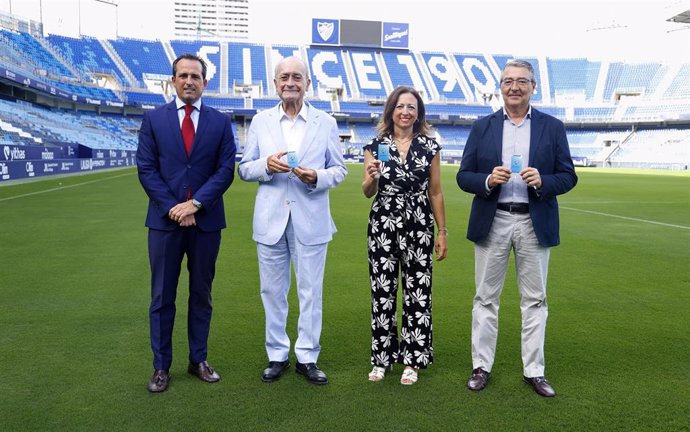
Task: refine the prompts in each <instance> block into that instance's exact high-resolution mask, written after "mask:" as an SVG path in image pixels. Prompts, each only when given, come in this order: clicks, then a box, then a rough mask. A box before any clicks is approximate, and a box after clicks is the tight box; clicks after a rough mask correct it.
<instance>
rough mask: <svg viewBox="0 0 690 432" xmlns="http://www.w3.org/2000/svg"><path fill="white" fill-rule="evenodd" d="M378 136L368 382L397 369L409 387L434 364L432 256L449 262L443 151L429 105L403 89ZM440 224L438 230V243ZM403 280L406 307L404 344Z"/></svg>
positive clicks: (369, 164)
mask: <svg viewBox="0 0 690 432" xmlns="http://www.w3.org/2000/svg"><path fill="white" fill-rule="evenodd" d="M377 132H378V136H377V137H376V138H374V139H373V140H372V141H371V142H370V143H369V144H367V145H366V146H365V147H364V181H363V182H362V191H363V192H364V195H365V196H366V197H367V198H371V197H372V196H374V195H376V197H375V198H374V201H373V203H372V206H371V212H370V214H369V226H368V229H367V234H368V249H369V279H370V282H371V307H372V309H371V333H372V339H371V363H372V364H373V366H374V367H373V369H372V371H371V372H370V373H369V380H370V381H380V380H382V379H383V378H384V376H385V373H386V371H387V370H392V365H393V363H402V364H404V365H405V369H404V371H403V374H402V377H401V379H400V382H401V383H402V384H405V385H410V384H414V383H415V382H417V378H418V372H419V369H424V368H426V367H427V366H429V365H430V364H431V363H432V361H433V347H432V340H431V337H432V331H431V330H432V322H431V274H432V267H433V253H434V249H435V251H436V259H437V260H438V261H441V260H442V259H444V258H445V257H446V252H447V247H446V236H447V234H448V230H447V229H446V217H445V208H444V203H443V192H442V190H441V162H440V158H441V154H440V150H441V147H440V146H439V145H438V143H437V142H436V141H435V140H434V139H433V138H430V137H429V136H428V135H427V134H428V133H429V125H428V123H427V122H426V118H425V109H424V103H423V101H422V98H421V97H420V96H419V93H417V91H416V90H415V89H413V88H410V87H398V88H396V89H395V90H394V91H393V92H392V93H391V94H390V96H389V97H388V100H387V101H386V105H385V107H384V111H383V116H382V117H381V121H380V123H379V125H378V127H377ZM388 154H389V157H387V156H388ZM387 159H388V160H387ZM434 222H435V223H436V225H437V226H438V236H436V240H435V241H434ZM399 273H400V275H401V279H402V281H401V282H402V283H401V286H402V290H403V306H402V323H400V335H399V337H398V322H397V319H396V303H397V291H398V274H399Z"/></svg>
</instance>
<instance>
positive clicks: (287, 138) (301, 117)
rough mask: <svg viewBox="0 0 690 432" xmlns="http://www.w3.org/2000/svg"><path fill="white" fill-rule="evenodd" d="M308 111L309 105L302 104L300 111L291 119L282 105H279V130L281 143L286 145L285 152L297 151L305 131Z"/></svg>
mask: <svg viewBox="0 0 690 432" xmlns="http://www.w3.org/2000/svg"><path fill="white" fill-rule="evenodd" d="M308 109H309V105H307V104H306V103H302V109H300V110H299V112H298V113H297V115H296V116H295V118H294V119H291V118H290V116H288V115H287V113H286V112H285V111H284V110H283V104H282V103H281V104H280V129H281V130H282V132H283V141H284V142H285V144H287V151H295V152H297V151H299V149H300V147H301V145H302V140H304V133H305V131H306V130H307V112H308Z"/></svg>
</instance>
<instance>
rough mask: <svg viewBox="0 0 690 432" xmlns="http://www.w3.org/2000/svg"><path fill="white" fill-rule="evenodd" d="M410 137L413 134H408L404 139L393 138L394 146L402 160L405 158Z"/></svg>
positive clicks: (410, 140)
mask: <svg viewBox="0 0 690 432" xmlns="http://www.w3.org/2000/svg"><path fill="white" fill-rule="evenodd" d="M412 138H413V136H412V135H410V136H409V137H407V138H404V139H403V138H401V139H395V146H396V147H397V148H398V153H400V158H401V159H402V160H405V159H407V151H408V150H409V149H410V144H411V143H412Z"/></svg>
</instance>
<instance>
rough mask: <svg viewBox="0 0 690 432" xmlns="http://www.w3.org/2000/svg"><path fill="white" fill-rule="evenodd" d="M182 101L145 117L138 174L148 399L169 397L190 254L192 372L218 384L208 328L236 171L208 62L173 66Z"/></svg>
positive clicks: (181, 61) (183, 60) (190, 59)
mask: <svg viewBox="0 0 690 432" xmlns="http://www.w3.org/2000/svg"><path fill="white" fill-rule="evenodd" d="M172 82H173V85H174V87H175V91H176V92H177V98H176V99H175V100H174V101H173V102H171V103H168V104H166V105H163V106H161V107H158V108H156V109H155V110H153V111H150V112H147V113H145V114H144V119H143V121H142V124H141V129H140V131H139V148H138V150H137V168H138V172H139V181H140V182H141V184H142V186H143V187H144V190H145V191H146V194H147V195H148V197H149V206H148V213H147V215H146V226H147V227H148V228H149V234H148V246H149V261H150V264H151V305H150V308H149V320H150V326H151V328H150V330H151V348H152V350H153V368H154V373H153V376H152V377H151V380H150V382H149V385H148V389H149V391H151V392H154V393H157V392H162V391H165V390H166V389H167V388H168V383H169V381H170V372H169V371H170V365H171V364H172V331H173V324H174V321H175V297H176V295H177V283H178V279H179V276H180V270H181V264H182V258H183V257H184V255H187V269H188V271H189V303H188V314H187V327H188V329H187V336H188V339H189V366H188V369H187V370H188V372H189V373H191V374H193V375H195V376H197V377H198V378H199V379H201V380H203V381H206V382H217V381H218V380H220V376H219V375H218V373H217V372H216V371H215V370H214V369H213V368H212V367H211V366H210V365H209V364H208V362H207V361H206V356H207V341H208V334H209V327H210V323H211V311H212V306H211V284H212V282H213V277H214V274H215V265H216V258H217V257H218V251H219V249H220V239H221V236H220V230H222V229H223V228H225V226H226V224H225V209H224V205H223V193H225V191H226V190H227V189H228V188H229V187H230V184H231V183H232V181H233V178H234V169H235V152H236V149H235V139H234V136H233V132H232V126H231V122H230V118H229V117H228V116H227V115H225V114H222V113H220V112H218V111H216V110H215V109H213V108H210V107H208V106H207V105H205V104H202V103H201V95H202V93H203V91H204V89H205V88H206V85H207V80H206V63H205V62H204V61H203V60H202V59H201V58H199V57H197V56H195V55H192V54H184V55H182V56H180V57H178V58H177V59H176V60H175V62H174V63H173V76H172Z"/></svg>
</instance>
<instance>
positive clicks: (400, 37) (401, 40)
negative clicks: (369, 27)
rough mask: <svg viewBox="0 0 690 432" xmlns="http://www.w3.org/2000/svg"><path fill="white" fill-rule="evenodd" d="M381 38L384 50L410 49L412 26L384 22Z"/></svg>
mask: <svg viewBox="0 0 690 432" xmlns="http://www.w3.org/2000/svg"><path fill="white" fill-rule="evenodd" d="M381 38H382V41H381V46H382V47H384V48H408V47H409V46H410V25H409V24H405V23H387V22H384V23H383V34H382V35H381Z"/></svg>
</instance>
